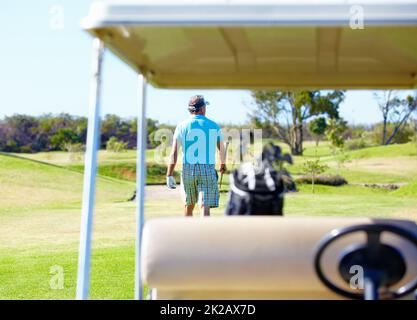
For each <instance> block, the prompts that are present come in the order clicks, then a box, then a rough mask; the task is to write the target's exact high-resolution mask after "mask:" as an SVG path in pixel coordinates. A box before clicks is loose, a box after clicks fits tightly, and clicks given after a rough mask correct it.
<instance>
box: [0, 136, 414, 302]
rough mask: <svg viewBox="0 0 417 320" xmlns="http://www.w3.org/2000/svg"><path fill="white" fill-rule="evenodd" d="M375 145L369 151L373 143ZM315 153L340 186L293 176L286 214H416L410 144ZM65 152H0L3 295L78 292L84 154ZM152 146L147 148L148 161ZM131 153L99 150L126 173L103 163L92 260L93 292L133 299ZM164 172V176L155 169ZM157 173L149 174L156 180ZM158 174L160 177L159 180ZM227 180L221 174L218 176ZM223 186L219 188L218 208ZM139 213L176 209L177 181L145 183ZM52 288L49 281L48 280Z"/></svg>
mask: <svg viewBox="0 0 417 320" xmlns="http://www.w3.org/2000/svg"><path fill="white" fill-rule="evenodd" d="M370 149H372V150H370ZM318 153H319V154H320V156H321V158H322V160H323V162H326V163H327V164H328V165H329V166H330V167H331V169H330V172H334V173H336V172H338V173H340V174H341V175H343V176H344V177H345V178H346V179H347V180H348V181H349V185H347V186H343V187H329V186H317V187H316V192H315V194H313V193H312V192H311V186H310V185H299V186H298V189H299V192H297V193H291V194H288V196H287V197H286V199H285V214H286V215H287V216H366V217H375V218H377V217H378V218H380V217H383V218H388V217H389V218H406V219H411V220H417V187H416V186H417V155H416V147H415V144H412V143H409V144H404V145H393V146H388V147H376V148H369V150H368V149H363V150H358V151H353V152H349V153H348V154H349V158H350V159H349V162H347V163H345V164H344V165H343V167H341V168H338V165H337V161H336V160H337V156H333V155H332V153H331V151H330V149H329V148H328V146H327V145H326V144H325V143H323V144H322V145H320V146H319V149H318ZM313 155H314V150H313V144H312V143H311V144H310V143H308V144H307V150H306V152H305V156H304V157H296V159H295V165H294V166H293V167H292V168H290V170H291V171H292V173H293V174H294V175H298V174H300V172H299V171H300V168H301V163H302V162H303V161H305V160H306V159H309V158H311V157H312V156H313ZM69 156H70V155H69V154H68V153H65V152H56V153H38V154H27V155H26V154H21V155H7V154H0V194H1V197H0V299H73V298H74V297H75V284H76V269H77V259H78V241H79V228H80V216H81V193H82V182H83V175H82V170H83V169H82V159H79V160H77V161H74V160H71V159H70V157H69ZM152 159H153V155H152V154H151V153H149V154H148V161H149V162H152ZM134 163H135V152H134V151H128V152H125V153H110V152H106V151H102V152H100V166H101V167H102V168H109V166H116V167H117V166H119V167H122V168H124V167H127V168H130V169H131V170H132V174H131V175H130V176H125V175H122V176H120V178H115V176H114V174H113V172H112V171H111V172H109V171H108V170H102V171H99V172H100V176H99V179H98V189H97V197H96V199H97V206H96V211H95V212H96V213H95V221H94V241H93V260H92V282H91V285H92V291H91V298H93V299H131V298H133V286H134V283H133V281H134V280H133V274H134V240H135V203H134V202H130V201H127V200H128V199H129V198H130V197H131V196H132V194H133V192H134V189H135V184H134V176H135V175H134V171H135V166H134ZM162 178H163V177H162ZM160 179H161V178H160V177H159V178H155V181H156V182H161V180H160ZM162 182H163V180H162ZM364 183H376V184H385V183H396V184H400V185H401V188H400V189H398V190H396V191H389V190H386V189H373V188H367V187H364V186H363V184H364ZM225 188H227V179H225ZM226 201H227V194H226V193H221V196H220V208H218V209H215V210H214V211H213V215H214V216H221V215H223V210H224V206H225V203H226ZM145 212H146V219H157V218H160V217H164V216H181V215H182V202H181V197H180V193H179V190H178V189H177V190H175V191H172V190H168V189H166V187H165V186H163V185H154V186H148V187H147V188H146V203H145ZM56 266H58V267H59V268H62V270H63V272H64V285H63V287H62V288H58V289H57V288H51V281H52V280H51V279H53V277H54V275H55V273H54V272H55V271H54V270H56ZM52 287H53V286H52Z"/></svg>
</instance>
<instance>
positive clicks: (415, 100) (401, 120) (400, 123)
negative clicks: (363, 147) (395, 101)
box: [385, 95, 417, 145]
mask: <svg viewBox="0 0 417 320" xmlns="http://www.w3.org/2000/svg"><path fill="white" fill-rule="evenodd" d="M416 110H417V95H416V96H415V97H412V96H407V97H406V98H405V99H403V100H401V103H400V105H399V107H398V108H397V109H396V110H395V112H394V114H395V115H396V119H395V121H394V131H393V132H392V134H391V135H390V136H389V137H388V139H387V140H386V141H385V145H388V144H390V143H391V142H392V140H393V139H394V137H395V135H396V134H397V133H398V132H399V131H400V130H401V129H402V128H403V127H404V126H405V124H406V123H407V121H408V120H409V119H410V116H411V115H412V114H413V112H415V111H416Z"/></svg>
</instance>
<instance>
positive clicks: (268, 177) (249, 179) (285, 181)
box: [226, 144, 295, 215]
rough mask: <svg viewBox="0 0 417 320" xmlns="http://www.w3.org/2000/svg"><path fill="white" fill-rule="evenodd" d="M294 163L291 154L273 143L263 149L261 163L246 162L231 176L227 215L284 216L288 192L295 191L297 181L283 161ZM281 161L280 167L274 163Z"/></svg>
mask: <svg viewBox="0 0 417 320" xmlns="http://www.w3.org/2000/svg"><path fill="white" fill-rule="evenodd" d="M284 161H285V162H289V163H292V158H291V156H290V155H288V154H285V155H282V154H281V148H280V147H278V146H275V145H273V144H270V145H268V146H266V147H265V148H264V150H263V152H262V157H261V159H260V160H259V161H258V164H257V165H253V164H251V163H245V164H243V165H242V166H241V167H240V168H239V169H238V170H235V171H234V172H233V173H232V174H231V176H230V191H229V200H228V203H227V207H226V215H283V207H284V194H285V192H286V191H287V190H295V184H294V182H293V180H292V179H291V176H290V174H289V173H288V171H286V170H285V169H283V168H282V164H283V162H284ZM277 163H278V164H279V166H280V169H279V170H276V169H275V168H274V164H277Z"/></svg>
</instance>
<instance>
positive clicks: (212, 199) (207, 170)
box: [198, 165, 219, 217]
mask: <svg viewBox="0 0 417 320" xmlns="http://www.w3.org/2000/svg"><path fill="white" fill-rule="evenodd" d="M201 169H202V170H201V172H200V176H199V178H200V179H199V185H198V191H199V194H200V195H201V215H202V216H205V217H208V216H210V208H212V207H218V206H219V189H218V186H217V173H216V170H215V168H214V166H212V165H204V166H202V168H201Z"/></svg>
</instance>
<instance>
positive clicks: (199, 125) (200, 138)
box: [174, 115, 223, 164]
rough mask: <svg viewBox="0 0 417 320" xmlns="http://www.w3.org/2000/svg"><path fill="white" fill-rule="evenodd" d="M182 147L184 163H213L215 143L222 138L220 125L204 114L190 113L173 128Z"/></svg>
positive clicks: (175, 137)
mask: <svg viewBox="0 0 417 320" xmlns="http://www.w3.org/2000/svg"><path fill="white" fill-rule="evenodd" d="M174 139H177V140H178V141H179V142H180V144H181V145H182V149H183V163H184V164H215V163H216V148H217V143H218V142H219V141H221V140H222V139H223V137H222V134H221V130H220V127H219V126H218V125H217V123H216V122H214V121H212V120H210V119H208V118H207V117H206V116H204V115H192V116H191V117H190V118H188V119H187V120H185V121H183V122H181V123H180V124H179V125H178V126H177V128H176V129H175V133H174Z"/></svg>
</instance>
